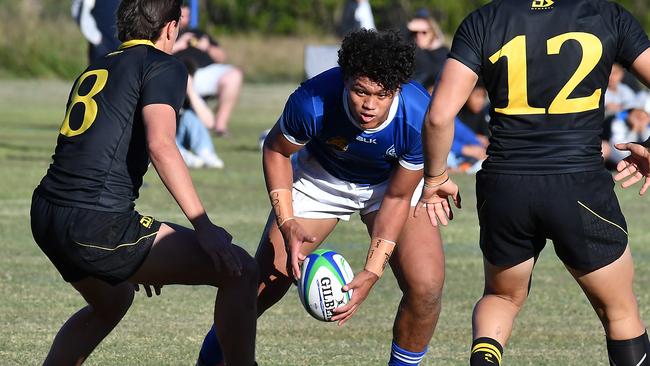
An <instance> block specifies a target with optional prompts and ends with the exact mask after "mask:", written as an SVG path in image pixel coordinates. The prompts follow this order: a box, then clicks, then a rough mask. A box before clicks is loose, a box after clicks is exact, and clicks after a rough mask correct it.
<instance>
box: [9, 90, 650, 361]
mask: <svg viewBox="0 0 650 366" xmlns="http://www.w3.org/2000/svg"><path fill="white" fill-rule="evenodd" d="M293 87H294V86H293V85H254V86H246V87H245V89H244V91H243V95H242V99H241V103H240V105H239V108H238V109H237V111H236V113H235V115H234V117H233V121H232V125H231V126H232V137H231V138H229V139H219V140H217V141H216V142H217V148H218V150H219V153H220V154H221V155H222V157H223V158H224V160H225V162H226V169H225V170H223V171H213V170H196V171H193V172H192V175H193V177H194V179H195V183H196V186H197V188H198V190H199V193H200V195H201V196H202V198H203V202H204V203H205V205H206V207H207V209H208V212H209V213H210V214H211V217H212V218H213V219H214V220H215V221H216V222H217V223H218V224H220V225H223V226H225V227H226V228H228V229H229V230H230V231H231V233H232V234H233V236H234V237H235V238H236V241H237V242H238V243H240V244H241V245H242V246H244V247H245V248H246V249H247V250H248V251H249V252H251V253H253V252H254V249H255V247H256V245H257V241H258V240H259V235H260V233H261V230H262V226H263V224H264V222H265V219H266V215H267V212H268V210H269V205H268V202H267V199H266V194H265V191H264V184H263V179H262V173H261V169H260V154H259V151H258V147H257V139H258V135H259V133H260V131H262V130H263V129H265V128H268V127H270V126H271V125H272V124H273V122H274V121H275V119H276V117H277V116H278V114H279V113H280V111H281V109H282V105H283V103H284V101H285V99H286V97H287V95H288V93H290V91H291V90H292V88H293ZM67 93H68V85H67V83H64V82H57V81H46V82H40V81H0V126H2V133H1V134H0V167H1V168H0V172H1V179H0V233H1V235H0V253H2V255H0V365H36V364H39V363H40V362H42V360H43V358H44V356H45V354H46V353H47V350H48V348H49V345H50V342H51V341H52V338H53V336H54V335H55V333H56V331H57V330H58V328H59V327H60V326H61V324H62V323H63V322H64V321H65V320H66V319H67V318H68V316H69V315H70V314H71V313H72V312H74V311H76V310H77V309H78V308H79V307H81V306H82V304H83V301H82V299H81V298H80V296H78V295H77V294H76V292H74V290H73V289H72V288H71V287H70V286H69V285H67V284H66V283H65V282H64V281H62V280H61V278H60V276H59V275H58V273H57V272H56V271H55V269H54V267H53V266H52V265H51V264H50V263H49V262H48V261H47V259H46V257H45V256H44V255H43V254H42V253H41V252H40V250H39V248H38V247H37V246H36V244H34V242H33V240H32V237H31V233H30V229H29V205H30V197H31V192H32V190H33V188H34V187H35V186H36V185H37V184H38V182H39V180H40V178H41V177H42V175H43V174H44V173H45V170H46V169H47V166H48V164H49V162H50V156H51V154H52V152H53V148H54V144H55V141H56V137H57V131H58V127H59V124H60V121H61V119H62V117H63V107H64V103H65V100H66V98H67ZM456 179H457V181H458V182H459V184H460V185H461V189H462V192H463V199H464V200H463V203H464V208H463V209H462V210H461V211H460V212H458V213H457V217H456V219H455V220H454V222H453V223H452V225H451V226H449V227H448V228H445V229H444V230H443V239H444V242H445V251H446V256H447V281H446V284H445V295H444V300H443V312H442V316H441V318H440V322H439V325H438V329H437V331H436V334H435V335H434V337H433V340H432V341H431V344H430V350H429V354H428V356H427V357H426V358H425V361H424V362H423V364H424V365H466V364H467V361H466V360H467V354H468V348H469V345H470V342H471V326H470V317H471V310H472V306H473V304H474V302H475V301H476V300H477V298H478V297H479V296H480V294H481V291H482V283H483V274H482V266H481V254H480V251H479V249H478V245H477V239H478V225H477V220H476V216H475V208H474V189H473V184H474V178H473V177H471V176H458V177H456ZM145 182H146V187H145V188H143V189H142V190H141V198H140V200H139V201H138V205H137V208H138V210H139V211H141V212H142V213H148V214H152V215H154V216H156V217H157V218H159V219H162V220H171V221H177V222H182V223H186V222H187V221H186V220H185V218H184V217H183V215H182V213H181V212H180V210H179V209H178V208H177V206H176V205H175V204H174V203H173V201H172V199H171V198H170V196H169V195H168V193H167V192H166V191H165V190H164V187H163V186H162V184H161V183H160V181H159V179H158V177H157V175H156V174H155V173H154V172H150V173H149V174H148V175H147V176H146V177H145ZM619 193H620V194H619V198H620V200H621V201H622V206H623V209H624V211H625V213H626V214H627V219H628V226H629V231H630V239H631V243H632V246H633V252H634V256H635V259H636V265H637V272H636V273H637V277H636V289H637V293H638V296H639V301H640V303H641V307H642V309H641V310H642V313H643V314H645V318H646V319H650V292H649V291H648V288H649V287H648V283H649V281H650V270H649V269H648V268H649V267H648V265H647V264H648V263H649V262H650V231H649V230H648V223H650V213H649V212H650V210H648V208H649V207H650V206H649V205H650V201H649V199H650V198H644V199H639V198H638V196H637V194H636V191H624V192H623V191H621V192H619ZM540 194H544V192H540ZM549 199H552V197H549ZM367 242H368V238H367V235H366V233H365V229H364V227H363V226H362V225H361V223H360V221H359V219H358V216H357V217H355V219H354V220H352V222H350V223H344V224H342V225H340V226H339V227H338V228H337V229H336V231H335V232H334V234H333V235H332V236H331V237H330V238H329V239H328V240H327V241H326V243H327V244H326V246H328V247H330V248H333V249H335V250H338V251H340V252H342V253H343V254H344V255H345V256H346V257H347V258H348V260H349V261H350V262H351V264H352V266H353V268H357V269H358V268H360V267H361V266H362V264H363V260H364V258H365V253H366V250H367ZM213 292H214V291H213V289H211V288H208V287H203V288H198V287H197V288H190V287H166V288H164V289H163V296H160V297H157V298H152V299H148V298H146V297H144V296H141V295H138V296H137V298H136V300H135V302H134V304H133V306H132V308H131V310H130V312H129V313H128V314H127V315H126V317H125V318H124V320H123V321H122V323H121V324H120V325H119V326H118V327H117V329H115V331H114V332H113V333H112V334H111V335H110V336H109V337H108V338H107V339H106V340H105V341H104V342H103V343H102V344H101V345H100V346H99V348H98V349H97V350H96V351H95V353H94V354H93V355H92V356H91V357H90V359H89V360H88V361H87V364H89V365H193V362H194V360H195V357H196V354H197V350H198V348H199V345H200V342H201V340H202V336H203V334H204V332H205V331H206V330H207V329H208V327H209V324H210V318H211V308H212V301H213V295H214V293H213ZM399 296H400V294H399V291H398V289H397V286H396V283H395V280H394V278H393V277H392V275H390V274H388V275H386V276H385V277H384V278H383V279H382V280H381V281H380V282H379V283H378V285H377V286H376V288H375V290H374V291H373V292H372V293H371V295H370V297H369V298H368V300H367V301H366V302H365V303H364V305H363V306H362V308H361V309H360V311H359V312H357V315H355V317H354V318H353V319H352V320H351V321H350V322H349V323H348V324H347V325H346V326H344V327H342V328H338V327H336V326H335V325H333V324H324V323H320V322H317V321H316V320H313V319H312V318H310V317H309V316H308V315H307V313H306V312H305V311H304V310H303V309H302V308H301V306H300V302H299V300H298V297H297V296H296V291H295V290H294V289H292V290H291V291H290V292H289V294H288V295H287V296H286V297H285V298H284V300H283V301H281V302H280V303H279V304H278V305H277V306H275V307H274V308H272V309H271V310H270V311H268V312H267V313H266V314H265V315H264V316H263V317H262V318H261V319H260V321H259V326H258V360H259V362H260V365H263V366H266V365H269V366H270V365H356V366H361V365H381V364H385V360H386V359H387V355H388V352H389V348H390V340H391V326H392V319H393V315H394V312H395V308H396V306H397V303H398V300H399ZM233 316H237V315H236V314H233ZM606 359H607V356H606V351H605V347H604V335H603V331H602V330H601V328H600V325H599V322H598V320H597V319H596V316H595V315H594V313H593V312H592V310H591V308H590V306H589V304H588V302H587V300H586V299H585V298H584V296H583V295H582V294H581V292H580V290H579V288H578V286H577V285H576V284H575V283H574V282H573V280H572V279H571V277H570V276H569V275H568V273H566V271H564V269H563V267H562V265H561V264H560V263H559V261H558V260H557V259H556V258H555V256H554V253H553V250H552V248H547V250H546V251H545V252H544V253H543V254H542V256H541V259H540V261H539V263H538V265H537V268H536V272H535V276H534V287H533V291H532V293H531V296H530V298H529V301H528V303H527V304H526V307H525V308H524V310H523V313H522V314H521V316H520V318H519V320H518V322H517V324H516V328H515V331H514V334H513V337H512V339H511V342H510V344H509V345H508V347H507V349H506V352H505V363H506V364H507V365H606V364H607V362H606Z"/></svg>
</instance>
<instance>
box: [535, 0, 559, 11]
mask: <svg viewBox="0 0 650 366" xmlns="http://www.w3.org/2000/svg"><path fill="white" fill-rule="evenodd" d="M553 4H555V1H553V0H533V4H532V5H531V7H530V8H531V9H532V10H550V9H553Z"/></svg>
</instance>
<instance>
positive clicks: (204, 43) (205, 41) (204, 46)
mask: <svg viewBox="0 0 650 366" xmlns="http://www.w3.org/2000/svg"><path fill="white" fill-rule="evenodd" d="M194 47H196V48H198V49H200V50H201V51H203V52H208V49H210V38H208V36H203V37H201V38H200V39H199V40H198V42H196V45H195V46H194Z"/></svg>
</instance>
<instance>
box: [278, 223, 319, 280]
mask: <svg viewBox="0 0 650 366" xmlns="http://www.w3.org/2000/svg"><path fill="white" fill-rule="evenodd" d="M280 232H281V233H282V237H283V238H284V243H285V245H286V249H287V253H288V254H289V263H288V266H289V267H290V271H289V272H290V273H291V274H292V275H293V278H295V279H296V280H299V279H300V263H302V262H303V261H304V260H305V258H306V256H305V255H304V254H302V252H301V251H300V249H301V248H302V245H303V244H304V243H314V242H315V241H316V237H314V236H310V235H307V233H306V232H305V230H304V229H303V228H302V226H301V225H300V224H299V223H298V221H296V220H289V221H287V222H285V224H284V225H282V227H281V228H280Z"/></svg>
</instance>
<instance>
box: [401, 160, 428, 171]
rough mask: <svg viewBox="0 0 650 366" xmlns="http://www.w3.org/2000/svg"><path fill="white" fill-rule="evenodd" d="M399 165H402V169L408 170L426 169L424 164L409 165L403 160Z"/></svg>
mask: <svg viewBox="0 0 650 366" xmlns="http://www.w3.org/2000/svg"><path fill="white" fill-rule="evenodd" d="M399 165H401V166H402V168H404V169H408V170H421V169H424V163H422V164H413V163H409V162H408V161H405V160H402V159H400V160H399Z"/></svg>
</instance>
